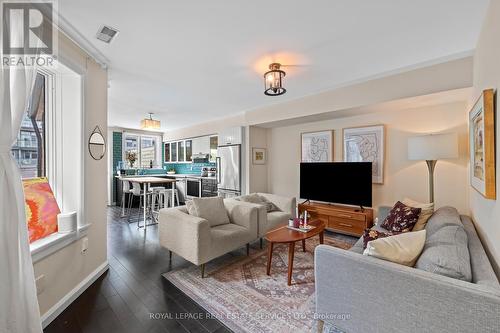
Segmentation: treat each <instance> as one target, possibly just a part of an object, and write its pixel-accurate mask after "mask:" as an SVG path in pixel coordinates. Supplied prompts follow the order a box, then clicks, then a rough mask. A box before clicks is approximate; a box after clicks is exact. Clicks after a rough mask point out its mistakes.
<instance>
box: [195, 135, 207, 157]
mask: <svg viewBox="0 0 500 333" xmlns="http://www.w3.org/2000/svg"><path fill="white" fill-rule="evenodd" d="M200 153H201V154H204V155H208V154H210V137H209V136H200V137H199V138H194V139H193V154H200Z"/></svg>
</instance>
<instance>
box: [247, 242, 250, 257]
mask: <svg viewBox="0 0 500 333" xmlns="http://www.w3.org/2000/svg"><path fill="white" fill-rule="evenodd" d="M249 255H250V243H247V256H249Z"/></svg>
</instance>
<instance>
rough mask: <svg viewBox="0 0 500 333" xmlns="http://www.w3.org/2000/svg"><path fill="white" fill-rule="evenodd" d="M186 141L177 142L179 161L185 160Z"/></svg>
mask: <svg viewBox="0 0 500 333" xmlns="http://www.w3.org/2000/svg"><path fill="white" fill-rule="evenodd" d="M185 143H186V142H185V141H179V142H177V161H179V162H184V161H185V149H184V146H185Z"/></svg>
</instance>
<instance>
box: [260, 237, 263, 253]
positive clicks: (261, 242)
mask: <svg viewBox="0 0 500 333" xmlns="http://www.w3.org/2000/svg"><path fill="white" fill-rule="evenodd" d="M262 244H263V241H262V238H261V239H260V249H261V250H262Z"/></svg>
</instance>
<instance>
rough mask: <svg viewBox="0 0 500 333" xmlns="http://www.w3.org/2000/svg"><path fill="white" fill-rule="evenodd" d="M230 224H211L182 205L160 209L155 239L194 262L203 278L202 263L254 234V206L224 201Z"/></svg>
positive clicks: (246, 242)
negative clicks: (199, 267)
mask: <svg viewBox="0 0 500 333" xmlns="http://www.w3.org/2000/svg"><path fill="white" fill-rule="evenodd" d="M224 206H225V208H226V210H227V212H228V215H229V220H230V223H227V224H221V225H217V226H214V227H211V226H210V224H209V222H208V221H207V220H205V219H203V218H200V217H196V216H193V215H190V214H189V213H188V211H187V209H186V207H185V206H182V207H176V208H167V209H162V210H161V211H160V218H159V241H160V244H161V245H162V246H163V247H165V248H167V249H168V250H169V251H170V256H171V255H172V252H174V253H176V254H178V255H180V256H181V257H183V258H184V259H186V260H188V261H190V262H192V263H193V264H195V265H199V266H201V275H202V277H204V272H205V263H207V262H208V261H210V260H212V259H214V258H217V257H219V256H221V255H224V254H226V253H228V252H231V251H234V250H236V249H238V248H240V247H242V246H244V245H245V244H246V245H247V254H248V251H249V243H250V242H252V241H253V240H255V238H256V237H257V215H258V209H257V208H256V207H250V206H246V205H242V204H241V203H239V202H237V201H236V202H234V201H231V200H225V201H224Z"/></svg>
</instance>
